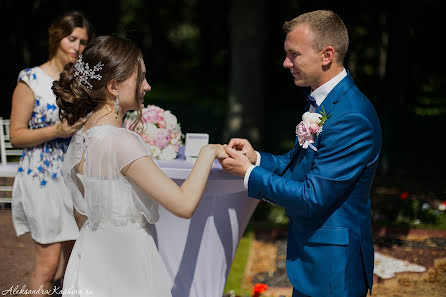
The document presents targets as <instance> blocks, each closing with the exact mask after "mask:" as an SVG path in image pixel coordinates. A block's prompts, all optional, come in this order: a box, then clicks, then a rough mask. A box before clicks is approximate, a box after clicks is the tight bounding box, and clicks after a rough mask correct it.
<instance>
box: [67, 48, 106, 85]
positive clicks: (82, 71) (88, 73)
mask: <svg viewBox="0 0 446 297" xmlns="http://www.w3.org/2000/svg"><path fill="white" fill-rule="evenodd" d="M102 66H104V64H102V62H99V63H97V64H96V65H95V66H94V67H93V69H90V66H89V65H88V63H84V61H82V55H80V56H79V59H78V60H77V61H76V64H75V65H74V69H76V71H75V72H74V76H76V77H79V81H78V84H79V85H81V84H83V85H85V86H86V87H87V88H89V89H90V90H91V89H93V86H92V84H91V83H90V82H89V81H88V79H89V78H90V79H96V80H101V79H102V75H100V74H96V72H97V71H100V70H102Z"/></svg>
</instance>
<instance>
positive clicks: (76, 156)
mask: <svg viewBox="0 0 446 297" xmlns="http://www.w3.org/2000/svg"><path fill="white" fill-rule="evenodd" d="M82 139H83V136H82V131H81V130H78V131H77V132H76V133H75V134H74V136H73V137H72V138H71V142H70V145H69V146H68V150H67V152H66V153H65V156H64V161H63V166H62V174H63V177H64V182H65V185H66V186H67V188H68V190H69V191H70V194H71V198H72V200H73V206H74V208H76V210H77V212H79V213H80V214H82V215H87V205H86V202H85V199H84V197H83V195H82V193H81V189H82V190H83V184H82V181H81V180H80V179H79V177H78V176H77V175H76V170H75V168H74V166H76V164H77V163H79V161H80V160H81V157H82V146H81V144H82V143H81V141H82Z"/></svg>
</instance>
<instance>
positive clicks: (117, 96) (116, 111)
mask: <svg viewBox="0 0 446 297" xmlns="http://www.w3.org/2000/svg"><path fill="white" fill-rule="evenodd" d="M118 112H119V94H116V99H115V118H116V119H117V118H118Z"/></svg>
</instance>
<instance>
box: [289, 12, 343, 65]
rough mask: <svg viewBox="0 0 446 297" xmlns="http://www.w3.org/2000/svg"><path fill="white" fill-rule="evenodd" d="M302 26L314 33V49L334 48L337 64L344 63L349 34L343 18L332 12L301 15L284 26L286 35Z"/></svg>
mask: <svg viewBox="0 0 446 297" xmlns="http://www.w3.org/2000/svg"><path fill="white" fill-rule="evenodd" d="M300 25H306V26H308V28H309V29H310V31H311V32H312V33H313V36H314V40H313V49H314V50H315V51H321V50H322V49H323V48H324V47H326V46H329V45H331V46H333V48H334V49H335V52H336V53H337V56H336V57H335V59H336V62H338V63H339V64H341V65H342V64H343V63H344V58H345V56H346V54H347V51H348V32H347V28H346V27H345V25H344V22H343V21H342V20H341V18H340V17H339V16H338V15H337V14H335V13H334V12H333V11H331V10H315V11H311V12H307V13H304V14H301V15H299V16H297V17H295V18H294V19H292V20H290V21H288V22H285V23H284V24H283V30H284V31H285V33H289V32H291V31H293V30H294V29H296V28H297V27H298V26H300Z"/></svg>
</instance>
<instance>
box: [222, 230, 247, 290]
mask: <svg viewBox="0 0 446 297" xmlns="http://www.w3.org/2000/svg"><path fill="white" fill-rule="evenodd" d="M253 238H254V232H253V231H252V230H246V232H245V234H244V235H243V237H242V238H241V239H240V243H239V245H238V248H237V252H236V253H235V257H234V261H233V262H232V266H231V270H230V271H229V275H228V278H227V280H226V285H225V289H224V292H225V293H228V294H229V292H230V291H231V290H233V291H234V292H235V293H236V295H241V296H244V295H248V294H250V292H249V290H248V288H244V287H243V276H244V274H245V268H246V264H247V262H248V257H249V250H250V247H251V242H252V240H253Z"/></svg>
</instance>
